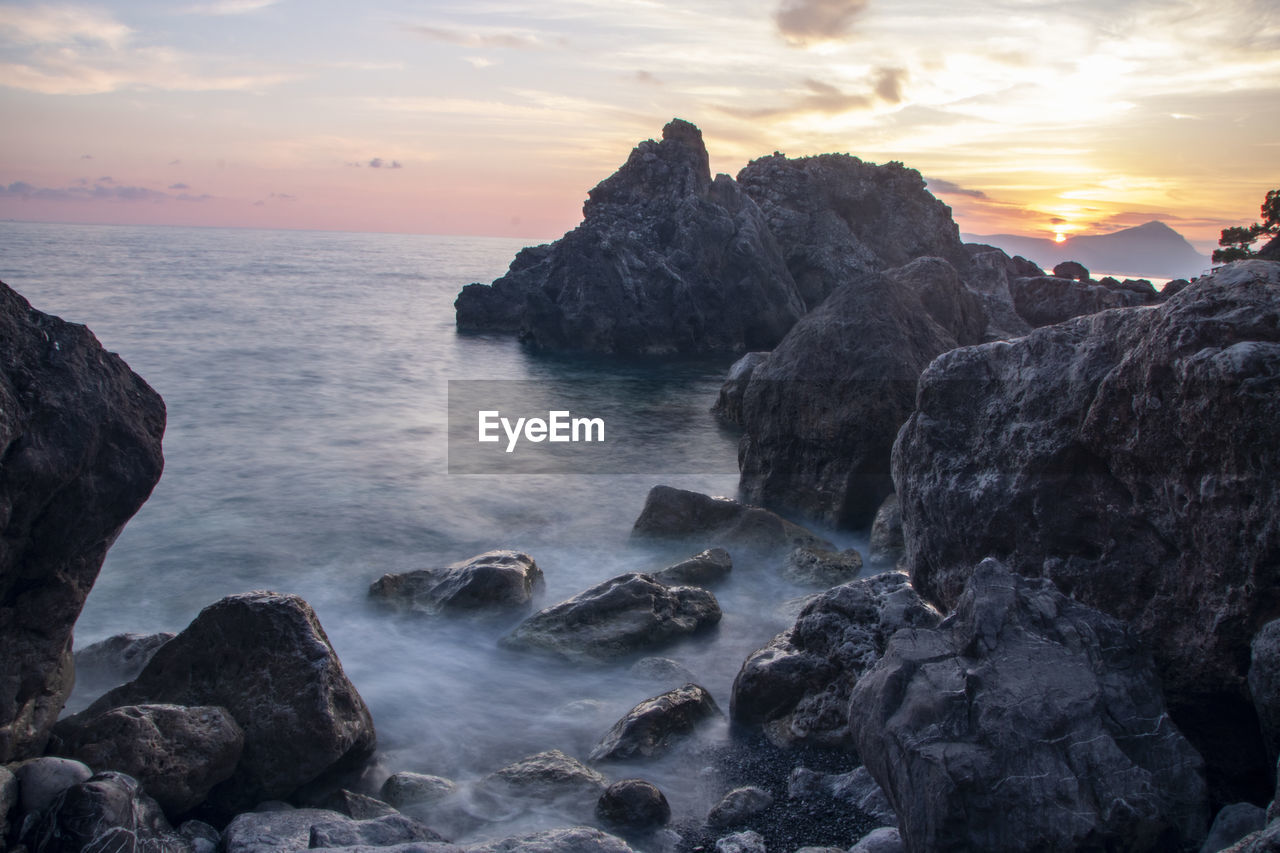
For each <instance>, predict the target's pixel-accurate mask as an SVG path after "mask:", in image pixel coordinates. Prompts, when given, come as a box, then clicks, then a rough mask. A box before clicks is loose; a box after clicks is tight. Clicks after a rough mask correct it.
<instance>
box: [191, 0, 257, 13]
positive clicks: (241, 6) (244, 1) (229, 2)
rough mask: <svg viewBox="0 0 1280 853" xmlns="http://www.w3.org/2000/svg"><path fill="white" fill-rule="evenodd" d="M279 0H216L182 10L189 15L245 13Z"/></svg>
mask: <svg viewBox="0 0 1280 853" xmlns="http://www.w3.org/2000/svg"><path fill="white" fill-rule="evenodd" d="M278 2H280V0H215V2H213V3H199V4H197V5H195V6H188V7H187V8H186V9H183V10H182V11H183V12H185V13H186V14H188V15H245V14H248V13H250V12H257V11H259V10H261V9H265V8H267V7H268V6H274V5H275V4H276V3H278Z"/></svg>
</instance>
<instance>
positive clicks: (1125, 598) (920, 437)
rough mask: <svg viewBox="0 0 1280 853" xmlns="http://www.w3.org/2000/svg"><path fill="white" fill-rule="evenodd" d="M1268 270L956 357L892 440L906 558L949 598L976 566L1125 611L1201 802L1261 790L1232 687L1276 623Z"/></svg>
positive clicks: (1266, 772)
mask: <svg viewBox="0 0 1280 853" xmlns="http://www.w3.org/2000/svg"><path fill="white" fill-rule="evenodd" d="M1278 330H1280V264H1275V263H1267V262H1261V261H1245V262H1241V263H1236V264H1230V265H1228V266H1226V267H1223V268H1222V269H1220V270H1219V271H1218V272H1217V273H1215V274H1214V275H1212V276H1208V277H1205V278H1201V279H1200V280H1199V281H1198V282H1197V283H1196V285H1195V286H1193V287H1190V288H1187V289H1186V290H1184V291H1182V292H1181V293H1179V294H1177V295H1176V296H1174V297H1171V298H1170V299H1168V300H1167V301H1165V302H1164V303H1162V304H1161V305H1158V306H1155V307H1151V308H1147V309H1140V310H1130V311H1113V312H1105V313H1102V314H1095V315H1092V316H1089V317H1082V318H1078V319H1076V320H1073V321H1070V322H1067V323H1063V324H1061V325H1058V326H1053V327H1049V328H1045V329H1040V330H1037V331H1036V332H1034V333H1033V334H1031V335H1028V336H1027V337H1025V338H1021V339H1019V340H1016V341H1012V342H1009V343H1004V344H989V345H984V346H979V347H969V348H964V349H959V350H955V351H953V352H950V353H947V354H945V355H943V356H942V357H940V358H939V359H938V360H937V361H935V362H934V363H933V365H931V367H930V369H929V370H928V371H926V372H925V374H924V375H923V376H922V377H921V382H920V393H919V398H918V402H919V408H918V411H917V412H916V413H915V414H913V415H912V417H911V419H910V420H909V421H908V422H907V424H906V425H905V426H904V427H903V430H902V433H901V434H900V436H899V440H898V442H897V445H896V447H895V451H894V479H895V482H896V483H897V485H898V497H899V500H900V502H901V507H902V518H903V530H904V535H905V538H906V544H907V561H908V567H909V569H910V572H911V576H912V581H913V583H914V584H915V586H916V588H917V589H918V590H919V591H920V593H921V595H923V596H925V597H926V598H928V599H930V600H931V601H933V602H934V603H936V604H937V605H939V606H940V607H942V608H943V609H949V608H951V607H953V606H954V604H955V602H956V601H957V599H958V597H959V593H960V590H961V589H962V588H963V586H964V582H965V580H966V578H967V577H968V576H969V574H970V573H971V572H972V569H973V566H974V565H976V564H977V562H978V561H979V560H981V559H983V558H984V557H986V556H988V555H991V556H996V557H998V558H1000V559H1002V560H1004V561H1007V563H1008V564H1009V565H1010V567H1011V568H1012V569H1014V570H1015V571H1017V572H1018V573H1019V574H1023V575H1028V576H1041V575H1042V576H1046V577H1051V578H1052V579H1053V581H1054V582H1055V583H1056V584H1057V585H1058V586H1059V588H1061V589H1062V590H1063V591H1064V592H1066V593H1068V594H1070V595H1072V596H1074V597H1075V598H1077V599H1078V600H1080V601H1082V602H1084V603H1086V604H1089V605H1090V606H1093V607H1097V608H1098V609H1100V610H1103V611H1104V612H1107V613H1109V614H1111V615H1113V616H1116V617H1118V618H1120V619H1123V620H1125V621H1126V622H1127V623H1129V624H1130V625H1131V626H1132V627H1133V628H1134V629H1135V630H1136V631H1137V632H1138V634H1139V636H1140V637H1141V638H1142V639H1143V640H1144V641H1145V642H1146V644H1147V646H1148V647H1149V648H1150V649H1151V651H1152V653H1153V655H1155V658H1156V663H1157V666H1158V668H1159V672H1160V677H1161V679H1162V681H1163V682H1164V685H1165V692H1166V697H1167V699H1168V702H1169V707H1170V712H1171V713H1172V714H1173V716H1174V719H1175V720H1176V721H1177V723H1178V726H1179V728H1180V729H1181V730H1182V731H1183V732H1184V733H1185V734H1186V735H1187V736H1188V737H1189V738H1190V739H1191V741H1192V743H1193V744H1195V745H1196V746H1197V748H1198V750H1199V751H1200V753H1201V754H1202V755H1203V756H1205V757H1206V760H1207V761H1209V762H1210V764H1209V780H1210V786H1211V789H1212V790H1213V792H1214V797H1215V801H1217V802H1237V801H1240V800H1245V799H1250V800H1259V799H1261V798H1263V797H1265V796H1267V795H1268V794H1269V793H1270V784H1271V782H1270V780H1271V772H1272V766H1271V765H1270V763H1269V762H1268V761H1267V760H1266V757H1265V756H1266V750H1265V748H1264V747H1263V746H1262V744H1261V735H1260V732H1259V727H1258V723H1257V715H1256V712H1255V710H1254V706H1253V701H1252V698H1251V697H1250V695H1249V692H1248V688H1247V684H1246V670H1247V666H1248V661H1249V655H1250V651H1249V650H1250V644H1251V643H1252V641H1253V637H1254V635H1255V634H1256V633H1257V631H1258V630H1259V629H1260V628H1261V627H1262V626H1263V625H1264V624H1265V623H1267V622H1268V621H1270V620H1272V619H1275V618H1276V617H1277V616H1280V606H1278V605H1277V603H1276V600H1275V598H1274V596H1271V595H1267V594H1260V591H1262V590H1271V589H1275V588H1277V586H1280V561H1277V560H1276V559H1275V554H1276V553H1278V550H1277V549H1280V523H1278V521H1277V520H1278V519H1280V331H1278Z"/></svg>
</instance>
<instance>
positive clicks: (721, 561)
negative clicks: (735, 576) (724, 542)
mask: <svg viewBox="0 0 1280 853" xmlns="http://www.w3.org/2000/svg"><path fill="white" fill-rule="evenodd" d="M731 571H733V559H732V558H731V557H730V556H729V552H728V551H726V550H725V549H723V548H708V549H707V550H705V551H702V552H701V553H698V554H695V555H693V556H692V557H690V558H689V559H687V560H681V561H680V562H678V563H676V564H675V565H673V566H667V568H665V569H663V570H662V571H660V572H654V573H653V576H654V578H655V579H657V580H658V581H659V582H660V583H665V584H672V585H680V584H692V585H694V586H702V585H703V584H709V583H716V582H717V581H722V580H724V579H725V578H727V577H728V576H729V572H731Z"/></svg>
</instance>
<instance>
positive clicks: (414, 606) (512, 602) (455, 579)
mask: <svg viewBox="0 0 1280 853" xmlns="http://www.w3.org/2000/svg"><path fill="white" fill-rule="evenodd" d="M543 586H544V583H543V580H542V570H541V569H539V568H538V564H537V563H535V562H534V561H533V558H532V557H530V556H529V555H528V554H525V553H522V552H520V551H487V552H485V553H484V554H479V555H477V556H475V557H472V558H471V559H469V560H463V561H461V562H457V563H451V564H450V565H448V566H445V567H444V568H442V569H419V570H417V571H413V572H405V573H403V574H386V575H383V576H382V577H380V578H378V580H376V581H374V582H373V584H372V585H371V586H370V587H369V597H370V598H372V599H374V600H376V601H379V602H381V603H383V604H385V605H387V606H389V607H393V608H395V609H397V610H407V611H413V612H418V613H440V612H463V611H474V610H482V609H486V608H500V609H510V608H520V607H528V606H529V605H530V603H532V601H533V597H534V595H535V594H537V593H539V592H541V591H542V589H543Z"/></svg>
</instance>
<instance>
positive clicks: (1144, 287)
mask: <svg viewBox="0 0 1280 853" xmlns="http://www.w3.org/2000/svg"><path fill="white" fill-rule="evenodd" d="M1099 284H1101V285H1102V286H1103V287H1105V288H1107V289H1108V290H1123V291H1126V292H1128V293H1134V294H1137V295H1138V296H1140V297H1142V303H1141V304H1143V305H1152V304H1154V303H1156V302H1159V301H1160V291H1158V290H1156V287H1155V285H1154V284H1152V283H1151V282H1150V281H1148V280H1147V279H1145V278H1126V279H1125V280H1124V281H1116V280H1115V279H1114V278H1111V277H1110V276H1107V277H1106V278H1104V279H1102V281H1100V282H1099Z"/></svg>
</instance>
